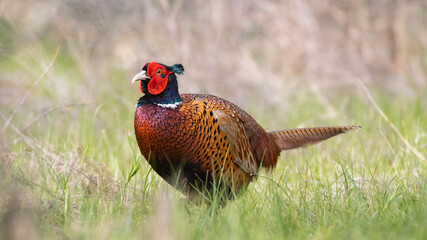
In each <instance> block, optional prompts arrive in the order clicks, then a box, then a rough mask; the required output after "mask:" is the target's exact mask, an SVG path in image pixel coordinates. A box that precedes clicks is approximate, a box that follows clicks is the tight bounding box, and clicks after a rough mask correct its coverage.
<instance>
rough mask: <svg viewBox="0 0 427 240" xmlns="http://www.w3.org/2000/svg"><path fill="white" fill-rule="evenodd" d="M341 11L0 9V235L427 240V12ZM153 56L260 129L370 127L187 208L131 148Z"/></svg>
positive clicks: (92, 4) (277, 7)
mask: <svg viewBox="0 0 427 240" xmlns="http://www.w3.org/2000/svg"><path fill="white" fill-rule="evenodd" d="M333 2H334V1H325V2H323V3H317V2H311V1H287V2H280V1H278V2H276V1H265V2H264V3H263V4H262V5H260V4H259V3H257V2H256V1H254V2H251V1H249V2H248V3H245V4H241V3H240V2H239V1H230V2H229V3H227V2H226V1H216V3H211V4H206V5H203V4H202V5H201V4H200V3H198V2H197V1H159V2H157V1H146V2H142V3H137V2H133V1H125V2H120V4H119V3H117V2H114V1H109V2H107V3H106V4H103V5H99V3H97V1H86V2H85V3H80V2H78V1H76V2H75V3H74V4H72V5H70V4H67V1H40V2H39V1H24V0H23V1H21V2H13V3H12V1H9V2H7V1H6V2H3V3H2V4H0V31H1V34H0V40H1V41H0V44H1V45H0V69H1V75H0V109H1V111H0V157H1V161H0V179H1V180H0V239H23V238H25V239H64V238H65V239H137V238H143V239H221V238H223V239H288V238H289V239H426V238H427V228H426V227H425V226H427V159H426V158H427V157H426V156H427V111H426V109H427V97H426V92H427V81H426V78H427V64H426V63H427V40H426V39H427V38H425V36H427V29H425V28H423V27H422V26H425V23H426V20H425V16H424V15H425V14H424V13H425V12H426V11H427V10H426V9H427V8H426V4H425V3H424V2H423V1H413V2H411V3H406V2H405V3H403V2H395V1H382V2H381V3H372V2H369V1H366V2H365V1H355V3H341V4H342V5H339V6H337V5H334V4H333ZM353 4H354V5H353ZM24 6H25V7H24ZM384 8H386V9H387V11H386V12H384V11H382V10H383V9H384ZM40 16H42V17H40ZM242 19H244V20H245V21H241V20H242ZM171 39H173V41H171ZM154 60H155V61H160V62H164V63H167V64H174V63H177V62H180V63H183V64H184V67H185V68H186V72H185V75H184V76H182V77H181V78H180V81H179V84H180V89H181V91H182V92H202V93H212V94H215V95H218V96H220V97H223V98H226V99H229V100H231V101H233V102H234V103H236V104H237V105H239V106H241V107H242V108H244V109H245V110H247V111H248V112H249V113H250V114H251V115H252V116H253V117H254V118H255V119H256V120H257V121H258V122H259V123H260V124H261V125H262V126H264V127H265V128H266V129H267V130H278V129H286V128H296V127H311V126H324V125H346V124H355V125H360V126H362V129H360V130H357V131H353V132H350V133H348V134H343V135H340V136H338V137H335V138H333V139H330V140H328V141H326V142H324V143H321V144H318V145H315V146H310V147H307V148H304V149H298V150H292V151H288V152H283V153H282V155H281V157H280V160H279V163H278V166H277V167H276V169H275V170H274V171H272V172H265V171H261V172H260V175H259V177H258V179H257V181H254V182H253V183H251V184H250V186H249V188H248V189H247V190H246V191H245V192H243V193H242V194H241V195H240V196H239V197H238V198H237V199H236V200H234V201H231V202H230V203H228V204H227V205H225V206H221V207H218V206H217V205H215V204H211V205H210V204H207V203H204V204H201V205H192V204H188V203H187V202H186V201H185V200H184V196H183V195H182V194H180V193H179V192H177V191H175V190H174V189H173V188H171V187H170V186H168V185H167V184H166V183H165V182H164V181H163V180H162V179H161V178H160V177H158V176H157V175H156V173H154V172H153V171H152V170H151V169H150V167H149V165H148V164H147V163H146V161H145V159H144V158H143V157H142V156H141V154H140V153H139V150H138V147H137V144H136V140H135V137H134V132H133V113H134V109H135V108H134V107H135V103H136V101H137V99H138V98H139V96H140V92H139V89H138V86H136V85H135V86H132V85H131V83H130V79H131V77H132V76H133V75H134V74H135V73H136V72H137V71H138V70H139V69H140V67H141V66H142V65H143V64H144V63H145V62H147V61H154Z"/></svg>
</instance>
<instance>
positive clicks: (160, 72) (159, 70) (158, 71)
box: [156, 68, 162, 76]
mask: <svg viewBox="0 0 427 240" xmlns="http://www.w3.org/2000/svg"><path fill="white" fill-rule="evenodd" d="M156 75H159V76H160V75H162V69H161V68H158V69H157V71H156Z"/></svg>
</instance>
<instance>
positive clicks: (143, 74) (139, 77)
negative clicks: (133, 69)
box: [132, 70, 151, 83]
mask: <svg viewBox="0 0 427 240" xmlns="http://www.w3.org/2000/svg"><path fill="white" fill-rule="evenodd" d="M146 73H147V72H146V71H145V70H142V71H141V72H139V73H137V74H136V75H135V76H134V77H133V78H132V83H134V82H136V81H144V80H147V79H151V78H150V77H149V76H147V74H146Z"/></svg>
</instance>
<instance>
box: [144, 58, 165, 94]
mask: <svg viewBox="0 0 427 240" xmlns="http://www.w3.org/2000/svg"><path fill="white" fill-rule="evenodd" d="M159 68H160V69H161V74H160V75H158V74H157V73H156V72H157V71H158V69H159ZM169 74H170V72H169V71H167V70H166V68H165V67H164V66H162V65H160V64H158V63H151V64H150V65H148V68H147V76H149V77H151V80H150V82H149V83H148V86H147V88H148V92H149V93H150V94H152V95H158V94H160V93H162V92H163V91H164V90H165V88H166V86H167V84H168V77H169Z"/></svg>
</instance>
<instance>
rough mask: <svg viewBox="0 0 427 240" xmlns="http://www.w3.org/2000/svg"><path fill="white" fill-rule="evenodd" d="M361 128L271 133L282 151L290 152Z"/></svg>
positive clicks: (303, 129) (311, 129) (319, 128)
mask: <svg viewBox="0 0 427 240" xmlns="http://www.w3.org/2000/svg"><path fill="white" fill-rule="evenodd" d="M359 128H361V127H359V126H335V127H314V128H298V129H290V130H282V131H275V132H270V134H272V135H274V136H275V137H276V143H277V145H278V146H279V148H280V150H289V149H294V148H299V147H304V146H307V145H311V144H315V143H318V142H321V141H323V140H326V139H328V138H330V137H333V136H336V135H338V134H341V133H345V132H348V131H351V130H354V129H359Z"/></svg>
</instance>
